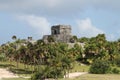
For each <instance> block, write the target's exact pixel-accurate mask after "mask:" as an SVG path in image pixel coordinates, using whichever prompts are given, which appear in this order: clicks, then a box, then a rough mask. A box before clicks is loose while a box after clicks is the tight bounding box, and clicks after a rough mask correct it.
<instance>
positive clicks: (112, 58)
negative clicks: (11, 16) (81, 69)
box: [0, 34, 120, 78]
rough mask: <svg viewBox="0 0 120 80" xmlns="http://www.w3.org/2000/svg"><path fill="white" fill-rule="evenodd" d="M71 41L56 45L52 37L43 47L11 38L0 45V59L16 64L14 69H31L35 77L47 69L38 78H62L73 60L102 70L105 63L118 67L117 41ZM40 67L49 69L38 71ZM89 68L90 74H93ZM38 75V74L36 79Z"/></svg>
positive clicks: (119, 51) (119, 47)
mask: <svg viewBox="0 0 120 80" xmlns="http://www.w3.org/2000/svg"><path fill="white" fill-rule="evenodd" d="M73 38H74V40H75V42H74V43H69V44H67V43H56V42H54V39H53V38H52V37H49V38H48V41H49V43H47V44H46V43H45V42H44V41H42V40H37V41H35V42H32V41H31V40H24V39H17V37H16V36H15V35H14V36H13V37H12V39H13V40H14V41H13V42H8V43H6V44H3V45H1V46H0V55H1V56H0V60H2V61H4V60H9V61H10V62H11V61H15V62H16V66H17V67H19V63H23V64H24V65H31V66H34V72H35V71H37V73H35V75H38V74H39V73H43V72H45V71H46V69H48V70H49V72H45V75H44V74H42V77H41V78H58V77H63V75H66V73H69V70H70V69H72V68H73V62H75V61H79V62H82V63H85V64H92V68H95V67H99V66H101V65H102V66H103V67H102V68H105V70H106V67H109V65H104V64H107V63H106V62H104V61H109V62H110V64H111V65H115V66H118V67H119V66H120V40H118V41H107V40H106V37H105V34H98V35H97V36H96V37H92V38H86V37H83V38H80V39H78V38H77V37H76V36H74V37H73ZM96 59H98V60H101V61H103V62H100V61H98V63H99V64H98V63H96V62H95V60H96ZM36 66H37V67H36ZM39 66H49V67H46V68H44V69H43V70H40V69H39ZM92 68H91V72H93V71H94V70H92ZM44 70H45V71H44ZM96 70H97V69H96ZM40 71H43V72H40ZM100 71H101V72H99V73H107V70H106V72H103V71H102V69H101V70H100ZM112 71H113V72H114V73H118V70H117V69H112ZM93 73H97V72H93ZM40 76H41V75H38V77H39V78H40ZM43 76H44V77H43Z"/></svg>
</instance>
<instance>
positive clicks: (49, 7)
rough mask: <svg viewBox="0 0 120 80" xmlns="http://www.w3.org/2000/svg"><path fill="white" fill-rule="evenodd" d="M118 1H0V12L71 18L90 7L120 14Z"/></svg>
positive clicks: (119, 1)
mask: <svg viewBox="0 0 120 80" xmlns="http://www.w3.org/2000/svg"><path fill="white" fill-rule="evenodd" d="M119 3H120V0H114V1H113V0H0V11H1V10H2V11H9V12H13V13H14V12H15V13H23V14H26V13H29V14H37V15H42V16H43V15H47V16H57V17H61V16H64V17H65V16H69V17H70V16H72V15H76V14H79V13H80V12H82V11H84V10H86V8H90V7H92V8H93V9H97V10H98V9H102V10H110V11H114V12H115V11H116V12H117V13H118V12H120V5H119Z"/></svg>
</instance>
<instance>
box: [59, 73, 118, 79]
mask: <svg viewBox="0 0 120 80" xmlns="http://www.w3.org/2000/svg"><path fill="white" fill-rule="evenodd" d="M60 80H120V75H117V74H85V75H81V76H79V77H77V78H73V79H60Z"/></svg>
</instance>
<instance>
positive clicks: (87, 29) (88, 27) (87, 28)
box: [77, 18, 104, 37]
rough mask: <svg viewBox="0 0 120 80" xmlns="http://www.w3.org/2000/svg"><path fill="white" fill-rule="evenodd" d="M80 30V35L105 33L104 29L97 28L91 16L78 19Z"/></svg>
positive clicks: (89, 35)
mask: <svg viewBox="0 0 120 80" xmlns="http://www.w3.org/2000/svg"><path fill="white" fill-rule="evenodd" d="M77 25H78V30H79V31H78V32H79V35H80V36H82V37H83V36H85V37H93V36H96V35H97V34H102V33H104V32H103V31H102V30H100V29H98V28H96V27H95V26H94V25H93V24H92V22H91V20H90V19H89V18H86V19H84V20H77Z"/></svg>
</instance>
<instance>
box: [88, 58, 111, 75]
mask: <svg viewBox="0 0 120 80" xmlns="http://www.w3.org/2000/svg"><path fill="white" fill-rule="evenodd" d="M110 71H111V65H110V63H109V62H108V61H105V60H96V61H95V62H94V63H93V64H92V65H91V67H90V73H93V74H106V73H110Z"/></svg>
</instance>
